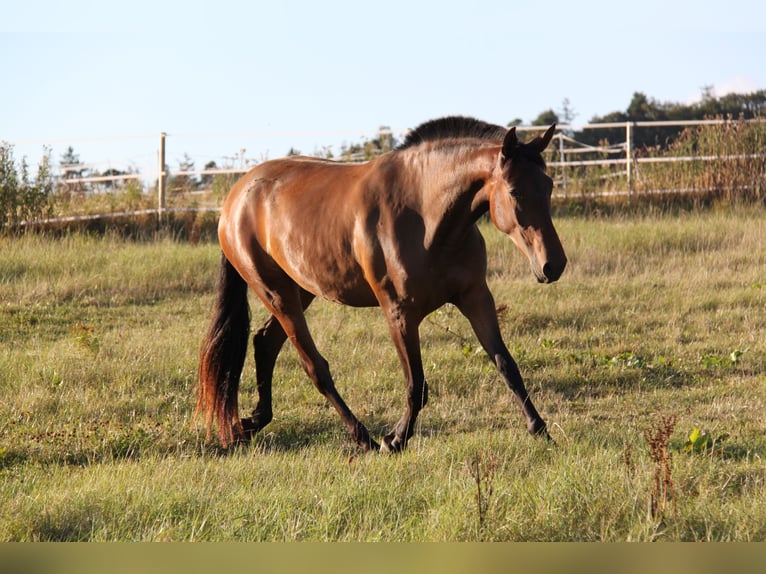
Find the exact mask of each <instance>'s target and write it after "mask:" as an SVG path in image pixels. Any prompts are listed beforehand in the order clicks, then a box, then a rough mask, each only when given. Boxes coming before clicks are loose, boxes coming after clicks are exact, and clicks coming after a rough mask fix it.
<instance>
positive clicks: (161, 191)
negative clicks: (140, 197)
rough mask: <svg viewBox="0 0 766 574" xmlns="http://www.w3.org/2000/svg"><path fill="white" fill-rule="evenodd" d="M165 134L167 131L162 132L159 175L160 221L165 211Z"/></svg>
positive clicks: (158, 206) (158, 212) (158, 202)
mask: <svg viewBox="0 0 766 574" xmlns="http://www.w3.org/2000/svg"><path fill="white" fill-rule="evenodd" d="M165 135H166V134H165V132H161V133H160V153H159V156H160V158H159V162H160V165H159V174H158V175H157V214H158V218H159V220H160V221H162V218H163V214H164V211H165Z"/></svg>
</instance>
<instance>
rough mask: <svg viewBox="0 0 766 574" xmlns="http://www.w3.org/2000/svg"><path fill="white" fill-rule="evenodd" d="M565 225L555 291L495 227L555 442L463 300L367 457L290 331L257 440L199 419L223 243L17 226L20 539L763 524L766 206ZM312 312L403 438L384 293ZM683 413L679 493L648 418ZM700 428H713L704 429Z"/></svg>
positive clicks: (495, 532) (12, 248)
mask: <svg viewBox="0 0 766 574" xmlns="http://www.w3.org/2000/svg"><path fill="white" fill-rule="evenodd" d="M558 229H559V232H560V235H561V237H562V240H563V242H564V246H565V248H566V249H567V254H568V256H569V259H570V265H569V267H568V269H567V271H566V273H565V275H564V276H563V277H562V279H561V281H560V282H558V283H556V284H554V285H550V286H539V285H537V284H536V283H535V282H534V281H533V280H532V278H531V275H530V272H529V270H528V266H527V264H526V262H525V261H524V260H523V257H522V256H521V255H520V254H518V252H517V251H516V250H515V248H514V247H513V246H512V245H511V243H510V241H508V239H507V238H505V237H503V236H502V235H500V234H499V233H498V232H497V231H495V230H494V229H491V228H489V227H487V228H486V229H485V237H486V239H487V243H488V247H489V250H490V262H489V276H490V282H491V286H492V289H493V292H494V293H495V296H496V301H497V303H498V306H500V307H501V315H500V319H501V326H502V329H503V333H504V336H505V338H506V340H507V342H508V344H509V347H510V349H511V352H512V354H513V355H514V356H515V357H516V359H517V360H518V362H519V365H520V368H521V370H522V373H523V374H524V375H525V377H526V380H527V384H528V387H529V388H530V390H531V392H532V396H533V398H534V400H535V401H536V403H537V405H538V407H539V408H540V410H541V412H542V414H543V416H544V417H545V418H546V420H547V421H548V423H549V428H550V430H551V433H552V435H553V437H554V439H555V440H556V443H557V445H556V447H555V448H554V447H550V446H548V445H546V444H544V443H542V442H540V441H535V440H533V439H532V438H530V437H529V436H528V435H527V433H526V430H525V428H524V425H523V423H522V420H521V416H520V414H519V412H518V410H517V408H516V406H515V405H514V403H513V400H512V398H511V396H510V393H509V392H508V390H507V389H506V388H504V386H503V385H502V383H501V381H500V380H499V377H498V376H497V374H496V373H495V371H494V369H493V368H492V367H491V365H490V364H489V363H488V362H487V361H486V359H485V357H484V354H483V352H482V351H481V350H480V348H479V346H478V343H477V342H476V341H475V338H474V337H473V335H472V333H471V331H470V327H469V326H468V324H467V323H466V321H465V320H464V319H463V318H462V317H461V316H460V315H459V313H458V312H457V311H456V310H455V309H454V308H451V307H445V308H443V309H441V310H439V311H437V312H436V313H434V314H433V315H431V316H430V317H428V318H427V319H426V320H425V322H424V323H423V325H422V328H421V332H422V333H421V334H422V340H423V357H424V367H425V370H426V375H427V377H428V380H429V385H430V390H431V400H430V401H429V405H428V407H427V408H426V409H425V410H424V411H423V413H422V414H421V416H420V418H419V421H418V427H417V429H416V435H415V437H413V439H412V441H411V442H410V447H409V449H408V451H407V452H405V453H403V454H402V455H401V456H393V457H392V456H378V455H368V456H365V455H360V453H359V452H358V451H357V450H356V448H355V447H354V446H353V445H352V444H351V443H350V441H349V439H348V438H347V435H346V433H345V430H344V429H343V426H342V424H341V423H340V421H339V419H338V417H337V415H336V414H335V412H334V411H333V410H332V409H331V408H329V407H328V405H327V404H326V403H325V401H324V400H323V399H322V398H321V397H320V396H319V394H318V393H317V392H316V390H315V389H314V388H313V387H312V385H311V384H310V383H309V382H308V380H307V378H306V377H305V375H304V374H303V372H302V370H301V368H300V365H299V362H298V359H297V356H296V353H295V352H294V351H293V350H292V349H291V348H289V347H285V351H284V352H283V354H282V355H281V356H280V359H279V362H278V365H277V370H276V378H275V389H274V393H275V419H274V421H273V422H272V424H270V425H269V426H268V427H267V428H266V429H265V430H264V431H263V432H262V433H261V434H259V435H258V436H257V438H256V439H255V440H254V441H253V443H252V444H251V445H249V446H246V447H238V448H236V449H232V450H231V451H222V450H221V449H220V448H219V447H218V446H217V444H216V443H214V442H207V441H206V440H205V438H204V433H203V432H202V431H201V430H199V429H195V428H192V426H191V412H192V410H193V407H194V396H193V395H194V390H195V368H196V357H197V351H198V347H199V343H200V339H201V336H202V334H203V333H204V330H205V328H206V326H207V321H208V314H209V311H210V307H211V304H212V286H213V281H214V275H215V270H216V268H217V262H218V257H219V254H218V248H217V246H216V245H214V244H210V243H204V242H203V243H199V244H197V245H193V244H190V243H183V242H178V241H175V240H172V239H163V240H160V241H158V242H153V243H147V242H140V241H128V240H124V239H121V238H119V237H117V236H114V235H107V236H105V237H102V238H95V237H89V236H82V235H71V236H64V237H60V238H57V239H51V238H46V237H44V236H32V235H29V236H25V237H21V238H3V239H0V253H2V254H3V255H2V258H0V302H1V303H0V305H1V306H0V499H2V501H3V504H2V505H0V539H2V540H348V541H352V540H369V541H374V540H395V541H407V540H463V541H465V540H609V541H615V540H764V539H766V527H765V526H764V525H766V508H765V506H766V502H764V501H766V471H764V468H766V467H764V465H763V457H764V455H766V438H765V437H764V434H763V420H764V419H763V413H764V412H766V410H765V407H766V377H765V376H764V373H765V372H766V352H765V349H764V346H763V343H762V341H761V337H762V330H763V324H764V319H766V316H765V315H764V308H765V306H764V303H766V291H765V289H766V287H765V285H766V278H765V277H764V275H763V269H765V268H766V255H765V254H764V252H763V250H762V246H761V243H762V238H763V237H764V236H766V217H764V212H763V210H762V209H760V208H755V207H751V208H748V209H738V210H721V211H708V212H693V213H684V214H681V215H674V216H670V215H656V214H655V215H645V216H640V217H638V216H637V217H632V218H625V217H617V216H603V217H575V216H571V217H565V218H562V219H560V221H558ZM503 309H504V310H503ZM253 315H254V325H257V324H259V323H260V322H261V321H263V320H264V319H265V314H264V312H263V310H262V309H261V308H260V307H258V306H257V305H254V308H253ZM309 324H310V326H311V328H312V331H313V333H314V336H315V338H316V340H317V344H318V346H319V348H320V349H321V350H322V352H323V354H324V355H325V356H326V357H327V359H328V361H329V363H330V365H331V368H332V370H333V373H334V375H335V378H336V380H337V383H338V388H339V391H340V392H341V394H342V395H343V396H344V398H346V400H347V402H348V404H349V405H350V406H351V408H352V409H354V411H355V412H356V413H357V415H358V416H359V417H360V418H361V419H362V420H363V421H364V422H365V423H366V424H367V425H368V427H369V428H370V430H371V432H372V433H373V434H378V435H380V434H382V433H384V432H387V430H388V429H389V425H392V424H393V423H394V422H395V421H396V420H397V419H398V418H399V416H400V415H401V412H402V409H403V408H404V389H403V383H402V376H401V373H400V370H399V366H398V361H397V359H396V355H395V352H394V349H393V345H392V344H391V343H390V342H389V339H388V335H387V329H386V327H385V324H384V321H383V319H382V317H381V316H380V312H379V311H378V310H376V309H357V310H355V309H348V308H342V307H340V306H336V305H332V304H328V303H323V302H319V301H317V302H316V303H315V304H314V305H312V307H311V308H310V309H309ZM254 402H255V377H254V373H253V370H252V360H251V358H250V357H249V358H248V362H247V363H246V369H245V373H244V378H243V382H242V394H241V397H240V404H241V405H242V407H241V408H242V409H243V411H244V412H247V409H248V408H251V407H252V406H253V405H254ZM671 415H672V416H674V417H675V422H676V425H675V430H674V432H673V433H672V435H671V436H670V437H669V440H668V446H667V448H668V452H669V454H670V455H671V465H670V477H669V478H670V480H671V481H672V487H673V488H672V491H671V492H672V495H670V496H672V499H669V500H668V504H667V505H666V506H665V511H664V512H659V511H658V510H656V509H655V510H654V511H653V510H652V503H653V493H654V484H655V483H654V476H655V471H656V465H655V462H654V460H653V458H652V456H651V450H650V445H649V444H648V443H647V440H646V436H647V435H648V433H647V431H655V430H656V429H657V428H658V427H659V426H660V425H661V424H662V417H663V416H671ZM695 428H696V429H699V430H701V431H704V432H705V433H706V434H705V436H707V437H709V438H710V439H711V441H710V442H709V443H705V444H707V445H711V446H704V447H703V448H697V449H695V448H689V447H688V445H687V443H689V442H690V436H691V434H692V432H693V430H694V429H695ZM649 434H651V433H649ZM673 505H675V511H672V508H673Z"/></svg>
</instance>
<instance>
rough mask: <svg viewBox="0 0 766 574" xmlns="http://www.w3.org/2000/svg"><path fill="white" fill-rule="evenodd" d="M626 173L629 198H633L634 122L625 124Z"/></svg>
mask: <svg viewBox="0 0 766 574" xmlns="http://www.w3.org/2000/svg"><path fill="white" fill-rule="evenodd" d="M625 172H626V174H627V177H628V198H631V197H633V122H626V123H625Z"/></svg>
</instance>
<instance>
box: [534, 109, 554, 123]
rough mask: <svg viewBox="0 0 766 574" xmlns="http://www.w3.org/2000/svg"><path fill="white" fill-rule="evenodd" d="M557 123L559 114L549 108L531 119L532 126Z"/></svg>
mask: <svg viewBox="0 0 766 574" xmlns="http://www.w3.org/2000/svg"><path fill="white" fill-rule="evenodd" d="M557 123H559V116H558V115H557V114H556V112H554V111H553V110H550V109H549V110H545V111H544V112H541V113H540V115H539V116H537V117H536V118H535V119H534V120H532V125H533V126H549V125H551V124H557Z"/></svg>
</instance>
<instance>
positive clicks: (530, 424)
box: [455, 284, 550, 440]
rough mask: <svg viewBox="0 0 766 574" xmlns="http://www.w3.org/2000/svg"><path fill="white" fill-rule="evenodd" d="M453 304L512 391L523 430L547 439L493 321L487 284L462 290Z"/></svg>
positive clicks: (498, 328)
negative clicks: (467, 290)
mask: <svg viewBox="0 0 766 574" xmlns="http://www.w3.org/2000/svg"><path fill="white" fill-rule="evenodd" d="M455 305H456V306H457V307H458V309H460V311H461V312H462V313H463V315H465V316H466V318H467V319H468V320H469V321H470V322H471V326H472V327H473V330H474V332H475V333H476V336H477V337H478V339H479V342H480V343H481V345H482V347H484V350H485V351H486V352H487V355H489V358H490V360H491V361H492V362H493V363H494V364H495V366H496V367H497V370H498V371H499V373H500V375H501V376H502V377H503V380H504V381H505V383H506V384H507V385H508V387H509V388H510V389H511V391H513V395H514V398H515V399H516V402H517V403H518V405H519V407H521V411H522V413H523V414H524V418H525V419H526V423H527V430H529V432H530V434H532V435H534V436H541V437H544V438H546V439H548V440H550V435H549V434H548V430H547V428H546V425H545V421H544V420H543V418H542V417H541V416H540V413H538V412H537V409H536V408H535V405H534V404H533V403H532V399H531V398H530V397H529V393H527V389H526V387H525V386H524V380H523V379H522V378H521V373H520V372H519V367H518V365H517V364H516V361H514V360H513V357H511V354H510V353H509V352H508V348H507V347H506V346H505V343H504V342H503V338H502V335H501V334H500V326H499V325H498V322H497V311H496V309H495V301H494V299H493V297H492V294H491V293H490V291H489V288H488V287H487V285H486V284H482V285H478V286H476V287H475V288H474V289H472V290H471V291H469V292H467V293H464V294H463V295H462V296H461V297H460V298H459V299H457V300H456V301H455Z"/></svg>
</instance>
